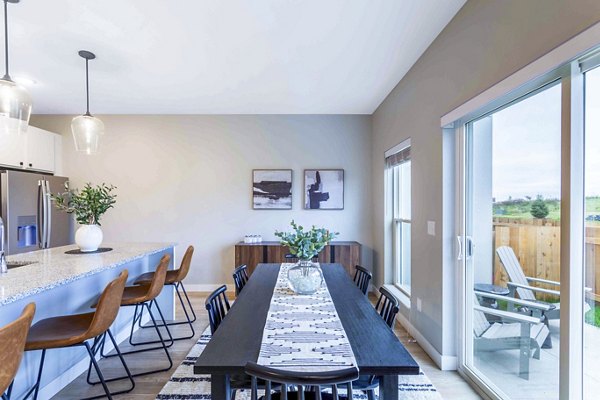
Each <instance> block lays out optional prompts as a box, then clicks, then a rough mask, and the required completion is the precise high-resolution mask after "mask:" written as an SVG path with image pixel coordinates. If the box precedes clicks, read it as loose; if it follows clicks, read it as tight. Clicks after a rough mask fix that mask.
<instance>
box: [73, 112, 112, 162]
mask: <svg viewBox="0 0 600 400" xmlns="http://www.w3.org/2000/svg"><path fill="white" fill-rule="evenodd" d="M71 132H73V140H74V141H75V150H77V151H81V152H84V153H86V154H94V153H96V152H97V151H98V148H99V147H100V139H101V137H102V135H103V134H104V123H103V122H102V121H101V120H100V119H99V118H96V117H93V116H91V115H80V116H78V117H75V118H73V121H72V122H71Z"/></svg>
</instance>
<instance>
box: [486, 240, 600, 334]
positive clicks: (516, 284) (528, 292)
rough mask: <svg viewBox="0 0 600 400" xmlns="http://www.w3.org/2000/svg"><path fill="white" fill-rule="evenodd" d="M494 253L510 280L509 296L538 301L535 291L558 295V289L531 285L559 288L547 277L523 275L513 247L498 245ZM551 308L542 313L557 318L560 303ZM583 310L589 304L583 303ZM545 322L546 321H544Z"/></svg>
mask: <svg viewBox="0 0 600 400" xmlns="http://www.w3.org/2000/svg"><path fill="white" fill-rule="evenodd" d="M496 253H497V254H498V257H499V258H500V262H501V263H502V265H503V266H504V269H505V270H506V273H507V274H508V278H509V279H510V282H508V289H509V290H510V294H509V295H510V296H511V297H515V293H516V294H518V295H519V298H520V299H522V300H530V301H538V300H536V298H535V293H536V292H537V293H546V294H551V295H554V296H557V297H559V296H560V291H558V290H552V289H545V288H541V287H536V286H531V283H543V284H548V285H553V286H556V287H558V288H560V282H556V281H550V280H547V279H539V278H532V277H529V276H525V273H524V272H523V268H521V264H520V263H519V259H518V258H517V256H516V255H515V252H514V251H513V249H512V248H511V247H509V246H500V247H498V248H497V249H496ZM585 290H586V291H590V290H591V289H590V288H585ZM552 305H553V306H554V307H553V309H551V310H548V311H546V312H544V313H543V315H544V316H545V317H546V318H548V319H559V318H560V303H552ZM584 308H585V309H584V312H588V311H589V310H590V306H589V304H587V303H584ZM546 322H547V321H546Z"/></svg>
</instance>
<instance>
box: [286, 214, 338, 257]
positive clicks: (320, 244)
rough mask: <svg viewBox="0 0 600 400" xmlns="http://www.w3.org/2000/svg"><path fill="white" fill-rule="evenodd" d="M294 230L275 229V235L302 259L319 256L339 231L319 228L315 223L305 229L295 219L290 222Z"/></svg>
mask: <svg viewBox="0 0 600 400" xmlns="http://www.w3.org/2000/svg"><path fill="white" fill-rule="evenodd" d="M290 225H291V227H292V229H293V232H280V231H275V236H277V237H278V238H279V239H280V242H281V244H282V245H284V246H287V247H288V248H289V249H290V253H292V255H294V256H296V257H297V258H299V259H301V260H310V259H312V258H314V257H316V256H317V254H319V253H320V252H321V250H323V249H324V248H325V246H327V244H328V243H329V242H331V241H332V240H333V239H334V238H335V237H336V236H337V235H339V233H338V232H333V233H332V232H329V230H327V229H325V228H317V227H315V226H314V225H313V226H312V227H311V229H310V230H306V231H305V230H304V227H302V225H297V224H296V222H294V220H292V222H291V223H290Z"/></svg>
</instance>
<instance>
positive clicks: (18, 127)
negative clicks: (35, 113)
mask: <svg viewBox="0 0 600 400" xmlns="http://www.w3.org/2000/svg"><path fill="white" fill-rule="evenodd" d="M31 105H32V101H31V96H29V93H27V91H26V90H25V89H24V88H23V87H21V86H19V85H17V84H16V83H15V82H13V81H11V80H8V79H0V135H6V134H10V135H12V134H22V133H25V132H26V131H27V127H28V126H29V117H30V116H31Z"/></svg>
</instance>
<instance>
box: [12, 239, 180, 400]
mask: <svg viewBox="0 0 600 400" xmlns="http://www.w3.org/2000/svg"><path fill="white" fill-rule="evenodd" d="M174 246H175V245H174V244H172V243H104V244H103V247H109V248H112V249H113V250H112V251H109V252H105V253H95V254H66V252H67V251H70V250H75V249H76V246H74V245H71V246H64V247H56V248H52V249H46V250H39V251H33V252H30V253H24V254H19V255H14V256H9V257H7V261H8V262H9V264H10V265H13V266H14V267H12V268H10V269H9V270H8V273H6V274H3V275H0V326H4V325H5V324H7V323H9V322H11V321H12V320H14V319H15V318H17V317H18V316H19V315H20V314H21V311H22V310H23V308H24V307H25V305H27V304H28V303H30V302H34V303H36V307H37V308H36V313H35V318H34V323H35V322H36V321H39V320H41V319H44V318H49V317H53V316H59V315H68V314H78V313H85V312H90V311H91V308H90V306H91V305H92V304H94V303H95V301H96V300H97V299H98V296H99V295H100V293H101V292H102V290H103V289H104V287H105V286H106V285H107V284H108V283H109V282H110V281H111V280H113V279H114V278H116V277H117V276H118V275H119V273H120V272H121V271H123V270H124V269H127V270H128V271H129V278H128V284H131V282H133V280H134V279H135V278H136V277H137V276H138V275H140V274H142V273H144V272H148V271H154V269H155V268H156V266H157V265H158V263H159V260H160V258H161V257H162V256H163V255H165V254H169V255H170V256H171V259H172V260H173V257H174ZM170 268H173V262H172V261H171V265H170ZM173 296H174V293H173V287H172V286H166V287H165V288H164V290H163V292H162V293H161V295H160V296H159V297H158V299H157V301H158V303H159V304H160V306H161V308H162V310H163V313H164V316H165V318H166V319H173V318H174V301H173V300H174V297H173ZM132 316H133V307H124V308H122V309H121V311H120V312H119V315H118V317H117V320H116V321H115V323H114V324H113V326H112V328H111V329H112V331H113V333H114V334H115V335H116V339H117V341H119V342H121V341H123V340H125V339H126V338H127V337H128V335H129V329H130V324H131V319H132ZM107 347H108V346H107ZM39 358H40V352H37V351H34V352H27V353H26V354H25V357H24V358H23V361H22V364H21V368H20V370H19V373H18V374H17V377H16V379H15V386H14V389H13V398H20V396H21V395H22V394H24V392H25V391H26V390H27V388H28V387H30V386H31V385H33V383H34V382H35V377H36V373H37V368H38V367H39ZM87 360H88V359H87V356H86V354H85V350H84V349H83V348H81V347H74V348H67V349H58V350H50V351H48V352H47V355H46V363H45V365H44V376H43V379H42V389H41V390H40V396H39V398H40V399H47V398H50V397H51V396H53V395H54V394H55V393H57V392H58V391H59V390H60V389H61V388H62V387H64V386H66V385H67V384H68V383H69V382H70V381H71V380H73V379H75V378H76V377H77V376H78V375H79V374H81V372H83V371H84V370H85V369H86V368H87V365H88V361H87Z"/></svg>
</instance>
